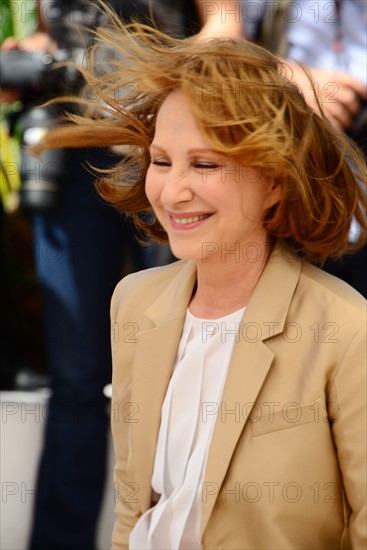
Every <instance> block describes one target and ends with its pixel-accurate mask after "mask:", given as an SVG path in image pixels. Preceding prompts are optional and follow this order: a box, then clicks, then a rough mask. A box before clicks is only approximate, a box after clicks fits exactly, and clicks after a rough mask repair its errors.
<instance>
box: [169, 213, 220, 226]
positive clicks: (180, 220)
mask: <svg viewBox="0 0 367 550" xmlns="http://www.w3.org/2000/svg"><path fill="white" fill-rule="evenodd" d="M210 216H211V214H202V215H201V216H190V217H187V218H175V217H174V216H172V220H173V221H174V223H177V224H178V225H188V224H190V223H195V222H199V221H201V220H205V218H209V217H210Z"/></svg>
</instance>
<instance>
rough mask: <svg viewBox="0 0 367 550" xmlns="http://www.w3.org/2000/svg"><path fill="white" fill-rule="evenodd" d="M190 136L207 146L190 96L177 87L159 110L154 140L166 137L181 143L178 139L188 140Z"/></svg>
mask: <svg viewBox="0 0 367 550" xmlns="http://www.w3.org/2000/svg"><path fill="white" fill-rule="evenodd" d="M188 136H190V138H189V139H195V141H201V142H203V144H204V143H205V145H206V146H207V142H206V140H205V138H204V136H203V134H202V132H201V131H200V130H199V128H198V125H197V122H196V119H195V117H194V114H193V112H192V108H191V105H190V102H189V100H188V98H187V97H186V95H185V93H184V92H183V91H182V90H181V89H177V90H175V91H173V92H171V93H170V94H169V95H168V96H167V97H166V99H165V100H164V101H163V103H162V105H161V107H160V109H159V111H158V114H157V119H156V125H155V137H154V141H156V139H159V140H160V139H161V138H164V137H165V138H167V139H172V140H174V141H175V142H178V143H180V142H179V141H178V140H180V139H185V140H186V139H188Z"/></svg>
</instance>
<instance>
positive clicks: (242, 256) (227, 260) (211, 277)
mask: <svg viewBox="0 0 367 550" xmlns="http://www.w3.org/2000/svg"><path fill="white" fill-rule="evenodd" d="M271 249H272V247H271V246H270V243H269V242H267V243H265V244H263V245H262V246H259V245H257V246H256V247H255V246H254V245H253V243H251V246H250V245H248V246H247V248H246V250H245V249H243V250H242V251H241V250H239V251H237V250H236V249H234V250H233V251H232V252H231V253H229V251H227V253H226V256H225V257H223V256H222V257H221V258H219V259H218V257H215V258H213V257H211V258H208V259H207V261H203V260H201V261H199V262H197V287H196V290H195V293H194V294H193V297H192V300H191V302H190V306H189V307H190V311H191V313H192V314H193V315H195V316H197V317H203V318H206V319H215V318H218V317H222V316H224V315H229V314H230V313H233V312H234V311H236V310H238V309H241V308H242V307H244V306H245V305H247V303H248V300H249V299H250V297H251V294H252V292H253V290H254V288H255V286H256V284H257V282H258V280H259V278H260V276H261V274H262V272H263V270H264V267H265V265H266V263H267V261H268V258H269V256H270V253H271Z"/></svg>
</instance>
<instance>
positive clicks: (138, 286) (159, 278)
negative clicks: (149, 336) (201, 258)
mask: <svg viewBox="0 0 367 550" xmlns="http://www.w3.org/2000/svg"><path fill="white" fill-rule="evenodd" d="M191 263H192V262H188V261H185V260H179V261H177V262H173V263H171V264H168V265H165V266H160V267H153V268H150V269H144V270H142V271H138V272H136V273H130V274H129V275H127V276H126V277H124V278H123V279H121V281H120V282H119V283H118V284H117V286H116V288H115V290H114V293H113V296H112V301H111V311H113V309H114V308H118V307H119V306H121V305H122V304H124V305H125V306H127V307H128V306H129V304H132V305H134V306H136V304H137V302H138V303H140V304H141V303H145V304H146V303H149V302H151V301H153V300H154V299H155V298H157V297H158V296H160V294H161V293H162V292H163V291H164V290H165V288H166V287H167V285H168V284H170V282H171V281H173V280H174V279H175V278H176V277H179V276H185V272H186V271H190V270H191V267H192V266H191V265H190V264H191Z"/></svg>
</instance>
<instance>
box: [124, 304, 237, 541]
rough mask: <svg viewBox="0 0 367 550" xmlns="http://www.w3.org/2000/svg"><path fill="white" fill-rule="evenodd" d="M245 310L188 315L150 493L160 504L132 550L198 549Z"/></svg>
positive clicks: (134, 537) (145, 518)
mask: <svg viewBox="0 0 367 550" xmlns="http://www.w3.org/2000/svg"><path fill="white" fill-rule="evenodd" d="M244 310H245V307H244V308H242V309H240V310H238V311H235V312H234V313H231V314H230V315H226V316H225V317H221V318H219V319H210V320H209V319H199V318H197V317H194V316H193V315H192V314H191V313H190V311H189V309H188V310H187V312H186V317H185V323H184V328H183V332H182V336H181V340H180V343H179V347H178V352H177V357H176V362H175V366H174V371H173V374H172V377H171V380H170V383H169V385H168V389H167V393H166V396H165V399H164V402H163V406H162V415H161V425H160V429H159V434H158V441H157V448H156V454H155V461H154V468H153V476H152V489H153V493H154V494H156V495H157V497H158V499H159V500H158V502H157V503H156V505H155V506H153V507H152V508H150V509H149V510H147V511H146V512H145V513H144V514H143V515H142V516H141V517H140V518H139V520H138V522H137V523H136V525H135V527H134V529H133V530H132V532H131V534H130V539H129V548H130V549H131V550H141V549H143V548H144V549H145V550H162V549H172V550H174V549H177V550H179V549H185V550H191V549H199V548H200V547H201V545H200V531H201V529H200V527H201V494H202V483H203V480H204V472H205V464H206V458H207V453H208V449H209V445H210V440H211V436H212V432H213V429H214V424H215V420H216V415H217V413H218V412H219V410H220V406H219V403H220V399H221V395H222V390H223V386H224V382H225V379H226V376H227V370H228V366H229V363H230V359H231V355H232V350H233V346H234V343H235V341H236V340H237V339H238V337H239V325H240V321H241V319H242V316H243V313H244Z"/></svg>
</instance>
